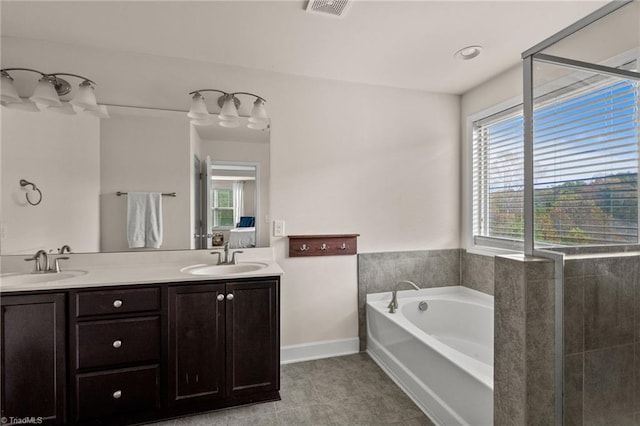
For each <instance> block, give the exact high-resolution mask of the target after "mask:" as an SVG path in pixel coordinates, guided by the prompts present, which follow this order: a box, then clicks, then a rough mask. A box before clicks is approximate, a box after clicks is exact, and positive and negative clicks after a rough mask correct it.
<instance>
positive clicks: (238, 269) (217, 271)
mask: <svg viewBox="0 0 640 426" xmlns="http://www.w3.org/2000/svg"><path fill="white" fill-rule="evenodd" d="M266 267H267V264H266V263H258V262H243V263H236V264H235V265H208V264H200V265H192V266H187V267H186V268H182V269H180V272H183V273H185V274H191V275H211V276H212V275H233V274H244V273H247V272H255V271H259V270H260V269H263V268H266Z"/></svg>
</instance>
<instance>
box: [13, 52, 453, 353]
mask: <svg viewBox="0 0 640 426" xmlns="http://www.w3.org/2000/svg"><path fill="white" fill-rule="evenodd" d="M2 60H3V64H4V65H5V66H24V67H35V68H41V69H43V70H53V69H55V70H59V69H62V70H65V71H66V70H68V71H69V72H74V73H80V74H86V75H87V76H89V77H91V78H92V79H93V80H95V81H96V82H97V83H98V86H97V88H96V94H97V96H98V99H99V100H101V101H102V102H107V103H114V104H126V105H138V106H153V107H163V108H173V109H182V110H184V111H186V110H188V108H189V101H190V97H189V96H188V95H187V93H188V92H189V91H191V90H195V89H199V88H202V87H211V88H219V89H222V90H228V91H247V92H251V93H258V94H260V95H261V96H263V97H264V98H265V99H266V100H267V109H268V110H269V114H270V116H271V118H272V129H271V173H270V175H271V176H270V181H271V188H270V198H271V202H270V216H271V219H282V220H285V221H286V232H287V233H288V234H306V233H309V234H321V233H359V234H361V237H360V239H359V250H360V251H361V252H374V251H395V250H415V249H447V248H457V247H459V246H460V243H459V235H460V229H459V223H460V195H459V193H460V177H459V167H460V162H459V157H460V136H459V133H460V131H459V128H460V127H459V117H460V110H459V98H458V97H457V96H452V95H440V94H432V93H424V92H417V91H410V90H399V89H390V88H383V87H376V86H369V85H360V84H352V83H342V82H336V81H329V80H319V79H312V78H306V77H299V76H290V75H283V74H278V73H273V72H268V71H255V70H248V69H242V68H237V67H229V66H223V65H217V64H213V63H204V62H197V61H187V60H182V59H175V58H165V57H158V56H147V55H134V54H130V53H122V52H114V51H105V50H99V49H86V48H69V47H68V46H62V45H56V44H50V43H47V44H43V43H41V42H33V41H28V40H17V39H3V40H2ZM212 60H215V58H212ZM243 103H244V105H245V106H246V105H248V106H246V108H250V106H251V102H243ZM210 108H211V110H214V108H213V106H210ZM241 114H244V115H248V111H242V110H241ZM185 143H186V144H187V146H188V142H185ZM117 189H120V188H117ZM117 189H116V188H112V190H117ZM185 202H186V201H185ZM272 245H273V246H274V247H275V251H276V258H277V261H278V263H279V264H280V265H281V266H282V268H283V270H284V271H285V275H284V276H283V279H282V305H281V306H282V344H283V345H293V344H300V343H306V342H317V341H323V340H338V339H348V338H356V337H357V335H358V332H357V327H358V324H357V268H356V266H357V258H356V257H355V256H335V257H314V258H288V257H287V252H288V250H287V239H286V238H273V237H272Z"/></svg>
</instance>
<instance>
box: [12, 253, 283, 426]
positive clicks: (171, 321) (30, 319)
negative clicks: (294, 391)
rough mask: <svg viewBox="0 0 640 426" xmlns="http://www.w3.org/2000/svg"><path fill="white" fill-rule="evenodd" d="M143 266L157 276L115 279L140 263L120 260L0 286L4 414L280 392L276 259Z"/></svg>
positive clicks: (254, 397)
mask: <svg viewBox="0 0 640 426" xmlns="http://www.w3.org/2000/svg"><path fill="white" fill-rule="evenodd" d="M276 266H277V265H276ZM163 268H164V269H166V270H167V271H168V270H169V269H170V268H169V267H168V266H162V267H157V268H156V269H159V270H162V269H163ZM115 269H117V268H115ZM144 269H145V270H146V271H148V274H147V275H148V276H151V277H153V276H156V277H159V276H161V275H165V277H166V279H165V280H157V281H156V282H148V281H149V279H148V278H147V279H145V280H144V281H145V282H142V283H140V282H130V283H123V279H124V277H125V276H126V275H127V273H129V275H131V274H133V275H135V274H136V273H139V272H134V271H136V269H135V268H131V267H130V268H124V272H122V271H120V272H119V271H117V270H109V271H108V272H107V269H104V270H102V271H91V270H89V271H88V273H87V274H86V275H85V276H79V277H75V278H72V279H68V280H62V281H59V283H56V285H54V286H52V287H54V288H50V289H42V288H41V287H43V285H39V286H37V287H38V289H36V290H30V289H28V290H25V289H23V288H20V287H16V288H14V289H13V290H12V291H5V290H3V292H2V297H1V299H0V303H1V305H2V324H3V325H2V336H1V350H2V371H1V373H2V401H1V403H2V414H1V415H2V417H3V418H6V419H7V422H8V423H10V422H11V419H12V418H13V419H14V421H15V422H16V423H19V422H24V420H23V419H25V418H27V417H28V418H30V419H33V420H34V421H36V422H39V419H40V418H42V423H44V424H131V423H137V422H144V421H153V420H159V419H165V418H171V417H175V416H180V415H185V414H191V413H197V412H203V411H209V410H215V409H219V408H224V407H230V406H236V405H241V404H246V403H252V402H261V401H270V400H278V399H279V398H280V397H279V392H278V391H279V388H280V383H279V377H280V373H279V371H280V367H279V366H280V305H279V300H280V296H279V291H280V273H281V270H280V269H279V267H277V268H276V267H272V266H269V267H267V268H265V269H264V270H263V271H261V272H258V273H248V274H237V275H238V276H233V275H227V276H222V277H206V276H205V277H195V276H194V277H191V276H188V277H187V278H185V274H175V273H169V274H166V273H165V274H163V273H162V271H153V269H154V268H153V267H147V266H145V268H144ZM149 270H152V271H151V272H149ZM274 271H275V273H273V272H274ZM271 273H273V274H272V275H271ZM101 274H102V275H103V276H102V277H100V275H101ZM118 274H120V275H119V277H118V278H115V276H118ZM109 276H111V279H113V280H114V284H106V283H103V282H102V281H107V280H109ZM65 281H66V282H65ZM83 281H85V282H87V283H89V284H88V285H87V286H83V285H82V284H81V283H82V282H83ZM25 287H28V286H25ZM0 289H1V287H0Z"/></svg>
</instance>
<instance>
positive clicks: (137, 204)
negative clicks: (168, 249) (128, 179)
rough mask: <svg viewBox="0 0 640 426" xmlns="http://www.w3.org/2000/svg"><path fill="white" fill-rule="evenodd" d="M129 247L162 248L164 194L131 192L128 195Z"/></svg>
mask: <svg viewBox="0 0 640 426" xmlns="http://www.w3.org/2000/svg"><path fill="white" fill-rule="evenodd" d="M127 241H128V242H129V248H143V247H148V248H160V245H162V194H161V193H159V192H129V194H128V197H127Z"/></svg>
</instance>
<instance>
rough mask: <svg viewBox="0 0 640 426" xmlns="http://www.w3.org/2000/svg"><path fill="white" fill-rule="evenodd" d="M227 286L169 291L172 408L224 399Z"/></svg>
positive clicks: (169, 362)
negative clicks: (179, 405) (190, 403)
mask: <svg viewBox="0 0 640 426" xmlns="http://www.w3.org/2000/svg"><path fill="white" fill-rule="evenodd" d="M225 306H226V294H225V285H224V284H209V285H206V284H205V285H182V286H174V287H170V288H169V354H168V355H169V356H168V365H169V370H170V374H169V387H168V390H169V404H170V405H175V404H180V403H184V402H187V403H189V402H191V401H212V400H213V401H215V400H216V399H220V398H222V397H224V380H225V371H224V359H225V340H224V333H225V330H224V322H225Z"/></svg>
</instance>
